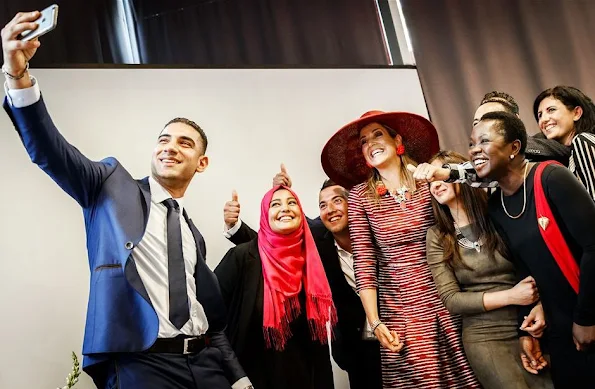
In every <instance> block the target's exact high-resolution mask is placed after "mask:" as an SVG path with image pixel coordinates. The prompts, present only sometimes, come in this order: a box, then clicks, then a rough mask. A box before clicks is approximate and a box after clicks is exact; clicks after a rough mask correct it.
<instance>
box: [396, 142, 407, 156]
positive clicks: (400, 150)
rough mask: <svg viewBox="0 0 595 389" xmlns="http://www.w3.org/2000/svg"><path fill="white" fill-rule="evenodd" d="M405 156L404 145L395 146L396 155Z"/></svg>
mask: <svg viewBox="0 0 595 389" xmlns="http://www.w3.org/2000/svg"><path fill="white" fill-rule="evenodd" d="M403 154H405V146H404V145H402V144H401V145H399V146H397V155H403Z"/></svg>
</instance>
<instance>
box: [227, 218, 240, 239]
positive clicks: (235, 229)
mask: <svg viewBox="0 0 595 389" xmlns="http://www.w3.org/2000/svg"><path fill="white" fill-rule="evenodd" d="M241 226H242V219H238V222H237V223H236V225H235V226H233V227H231V228H230V229H227V225H225V226H223V236H225V237H226V238H227V239H229V238H231V237H232V236H234V235H235V233H236V232H238V230H239V229H240V227H241Z"/></svg>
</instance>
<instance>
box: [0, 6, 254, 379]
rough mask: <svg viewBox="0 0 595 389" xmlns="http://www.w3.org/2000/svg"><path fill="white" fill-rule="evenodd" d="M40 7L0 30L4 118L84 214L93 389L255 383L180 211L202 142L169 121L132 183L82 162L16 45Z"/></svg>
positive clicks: (25, 46)
mask: <svg viewBox="0 0 595 389" xmlns="http://www.w3.org/2000/svg"><path fill="white" fill-rule="evenodd" d="M39 15H40V14H39V12H27V13H19V14H17V15H16V16H15V17H14V19H13V20H12V21H10V22H9V23H8V24H7V25H6V26H5V28H4V29H3V30H2V49H3V54H4V65H3V67H2V71H3V73H4V75H5V77H6V83H5V90H6V94H7V98H6V99H5V101H4V109H5V110H6V112H7V113H8V115H9V116H10V119H11V120H12V122H13V124H14V126H15V128H16V130H17V132H18V134H19V136H20V137H21V140H22V141H23V145H24V146H25V148H26V150H27V152H28V153H29V156H30V157H31V160H32V161H33V162H34V163H36V164H37V165H38V166H39V167H40V168H41V169H42V170H43V171H44V172H46V173H47V174H48V175H49V176H50V177H51V178H52V179H53V180H54V181H55V182H56V183H57V184H58V185H59V186H60V187H61V188H62V189H63V190H64V191H65V192H66V193H68V194H69V195H70V196H71V197H72V198H74V199H75V200H76V201H77V202H78V203H79V205H80V206H81V207H82V208H83V214H84V219H85V227H86V232H87V251H88V259H89V265H90V269H91V287H90V293H89V303H88V309H87V320H86V327H85V338H84V343H83V354H84V361H83V368H84V369H85V371H86V372H87V373H89V374H90V375H91V377H92V378H93V380H94V381H95V383H96V385H97V387H98V388H110V389H111V388H121V389H129V388H139V389H140V388H142V389H157V388H159V389H163V388H168V389H170V388H174V389H187V388H193V389H194V388H196V389H199V388H200V389H213V388H214V389H219V388H227V389H228V388H230V387H232V388H233V389H239V388H241V389H246V388H251V387H252V385H251V384H250V381H249V379H248V378H247V377H246V376H245V373H244V371H243V369H242V367H241V366H240V364H239V362H238V360H237V358H236V356H235V354H234V352H233V350H232V349H231V347H230V345H229V342H228V340H227V338H226V337H225V334H224V330H225V316H226V312H225V309H224V306H223V302H222V299H221V295H220V292H219V286H218V284H217V280H216V278H215V276H214V274H213V273H212V272H211V270H210V269H209V268H208V267H207V265H206V261H205V256H206V252H205V242H204V239H203V237H202V235H201V234H200V232H199V231H198V230H197V229H196V227H195V226H194V224H193V223H192V221H191V220H190V219H189V218H188V215H187V214H186V211H185V209H184V193H185V191H186V188H187V187H188V185H189V184H190V181H191V180H192V178H193V177H194V174H195V173H201V172H203V171H204V170H205V169H206V168H207V166H208V162H209V160H208V158H207V156H206V155H205V151H206V148H207V137H206V135H205V133H204V131H203V130H202V129H201V128H200V126H198V125H197V124H196V123H194V122H192V121H190V120H188V119H184V118H176V119H173V120H171V121H170V122H169V123H168V124H167V125H166V126H165V128H164V129H163V130H162V131H161V133H160V134H159V137H158V140H157V145H156V147H155V150H154V152H153V157H152V161H151V176H150V177H146V178H144V179H142V180H135V179H133V178H132V177H131V175H130V174H129V173H128V172H127V171H126V170H125V169H124V167H123V166H122V165H121V164H120V163H119V162H118V161H117V160H116V159H114V158H106V159H104V160H102V161H99V162H94V161H91V160H89V159H87V158H86V157H85V156H84V155H83V154H81V153H80V152H79V151H78V150H77V149H76V148H75V147H74V146H72V145H70V144H69V143H68V142H67V141H66V140H65V139H64V138H63V137H62V135H61V134H60V133H59V132H58V130H57V129H56V127H55V126H54V124H53V122H52V120H51V118H50V116H49V114H48V112H47V110H46V107H45V104H44V102H43V99H42V98H41V95H40V89H39V85H38V84H37V82H36V80H35V78H33V77H31V76H30V75H29V73H28V61H29V60H30V59H31V58H32V57H33V55H34V54H35V52H36V50H37V48H38V47H39V42H38V41H30V42H25V41H21V40H19V39H18V37H19V35H20V33H22V32H23V31H25V30H32V29H34V28H36V27H37V25H36V23H34V21H35V20H36V19H37V18H39Z"/></svg>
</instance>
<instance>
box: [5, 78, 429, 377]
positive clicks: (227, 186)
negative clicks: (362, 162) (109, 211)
mask: <svg viewBox="0 0 595 389" xmlns="http://www.w3.org/2000/svg"><path fill="white" fill-rule="evenodd" d="M31 73H32V74H33V75H34V76H35V77H36V78H37V79H38V82H39V85H40V87H41V91H42V96H43V98H44V100H45V102H46V104H47V106H48V109H49V112H50V114H51V115H52V118H53V120H54V123H56V125H57V127H58V128H59V130H60V131H61V132H62V134H63V135H64V136H65V137H66V139H67V140H68V141H69V142H70V143H72V144H73V145H75V146H76V147H78V148H79V150H81V151H82V152H83V153H84V154H85V155H87V156H88V157H89V158H91V159H95V160H99V159H102V158H105V157H107V156H114V157H116V158H117V159H118V160H119V161H120V162H121V163H122V164H123V165H124V166H125V167H126V168H127V169H128V171H129V172H131V174H132V175H133V176H135V177H138V178H142V177H145V176H147V175H148V174H149V173H150V159H151V153H152V150H153V147H154V145H155V143H156V139H157V135H158V133H159V132H160V130H161V129H162V128H163V126H164V124H165V123H166V122H167V121H168V120H169V119H171V118H174V117H178V116H183V117H188V118H190V119H192V120H194V121H196V122H197V123H199V124H200V125H201V126H202V127H203V128H204V129H205V131H206V134H207V136H208V139H209V146H208V150H207V154H208V156H209V158H210V164H209V167H208V169H207V170H206V172H205V173H203V174H200V175H197V176H196V177H195V178H194V181H193V183H192V184H191V186H190V188H189V191H188V192H187V194H186V200H185V206H186V207H187V209H188V212H189V214H190V216H191V217H192V219H193V220H194V222H195V223H196V224H197V226H198V228H199V229H200V231H201V232H202V234H203V235H204V237H205V240H206V243H207V258H208V263H209V266H210V267H211V268H214V267H215V266H216V265H217V263H218V262H219V261H220V260H221V258H222V257H223V255H224V254H225V253H226V251H227V250H228V249H229V248H230V247H231V246H232V245H231V244H230V243H229V242H228V241H227V240H226V239H225V238H224V236H223V234H222V230H223V205H224V203H225V201H227V200H228V199H230V198H231V192H232V190H233V189H236V190H237V192H238V195H239V200H240V203H241V206H242V219H243V220H244V221H246V222H247V223H248V224H250V225H251V226H253V227H254V228H255V229H257V227H258V221H259V213H260V200H261V198H262V196H263V195H264V193H265V192H266V191H267V190H268V189H269V188H270V187H271V182H272V178H273V176H274V175H275V174H276V173H277V172H278V171H279V165H280V163H282V162H283V163H284V164H285V165H286V167H287V170H288V173H289V174H290V175H291V178H292V180H293V187H294V189H295V191H296V192H297V194H298V195H299V196H300V199H301V201H302V203H303V204H304V208H305V211H306V213H307V214H308V215H309V216H311V217H315V216H317V215H318V206H317V204H318V192H319V188H320V186H321V185H322V183H323V181H324V179H325V175H324V172H323V171H322V168H321V166H320V152H321V150H322V147H323V146H324V144H325V142H326V140H327V139H328V138H329V137H330V136H331V135H332V134H333V133H334V132H335V131H336V130H337V129H338V128H339V127H341V126H342V125H343V124H345V123H347V122H349V121H351V120H353V119H355V118H357V117H359V116H360V115H361V114H363V113H364V112H366V111H369V110H374V109H376V110H384V111H389V110H398V111H410V112H414V113H417V114H420V115H422V116H425V117H428V112H427V109H426V104H425V101H424V97H423V94H422V89H421V86H420V82H419V78H418V75H417V71H416V70H415V69H397V68H383V69H182V70H180V69H142V68H141V69H133V68H123V69H32V70H31ZM0 166H2V169H3V170H2V189H1V190H0V215H2V224H1V226H0V260H1V265H2V271H1V272H0V309H1V310H2V315H1V317H0V325H1V327H0V328H1V330H0V344H1V345H2V352H1V353H0V388H35V389H43V388H49V389H51V388H56V387H58V386H60V387H61V386H62V385H64V379H65V377H66V375H67V374H68V373H69V371H70V369H71V361H70V353H71V351H75V352H76V353H77V355H79V357H81V355H80V353H81V344H82V338H83V329H84V324H85V311H86V303H87V297H88V283H89V268H88V264H87V258H86V257H87V255H86V249H85V229H84V224H83V217H82V213H81V210H80V209H79V206H78V205H77V203H76V202H75V201H74V200H72V199H71V198H70V197H68V195H66V194H65V193H64V192H62V190H61V189H60V188H59V187H58V186H57V185H56V184H55V183H54V182H53V181H51V179H50V178H49V177H47V176H46V175H45V173H43V172H42V171H41V170H40V169H39V168H38V167H37V166H35V165H34V164H33V163H31V161H30V159H29V157H28V155H27V154H26V152H25V150H24V148H23V146H22V144H21V141H20V139H19V137H18V135H17V133H16V132H15V131H14V129H13V127H12V124H11V122H10V120H9V118H8V116H7V115H6V114H5V113H2V114H0ZM335 373H336V374H335V381H336V388H337V389H342V388H348V380H347V376H346V374H345V373H344V372H342V371H340V370H339V369H337V368H336V367H335ZM76 387H77V388H81V389H87V388H94V385H93V384H92V382H91V380H90V379H89V378H88V377H86V376H85V375H83V376H82V377H81V381H80V382H79V384H77V386H76Z"/></svg>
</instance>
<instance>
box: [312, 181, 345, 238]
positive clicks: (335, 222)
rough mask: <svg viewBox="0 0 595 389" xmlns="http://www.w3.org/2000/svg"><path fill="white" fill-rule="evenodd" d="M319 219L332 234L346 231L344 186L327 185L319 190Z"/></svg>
mask: <svg viewBox="0 0 595 389" xmlns="http://www.w3.org/2000/svg"><path fill="white" fill-rule="evenodd" d="M318 208H319V209H320V220H322V223H323V224H324V226H325V227H326V229H327V230H329V231H330V232H331V233H333V234H337V233H340V232H344V231H347V198H346V191H345V188H343V187H342V186H339V185H334V186H329V187H326V188H324V189H323V190H321V191H320V195H319V197H318Z"/></svg>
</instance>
